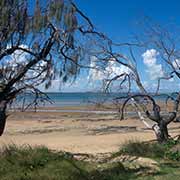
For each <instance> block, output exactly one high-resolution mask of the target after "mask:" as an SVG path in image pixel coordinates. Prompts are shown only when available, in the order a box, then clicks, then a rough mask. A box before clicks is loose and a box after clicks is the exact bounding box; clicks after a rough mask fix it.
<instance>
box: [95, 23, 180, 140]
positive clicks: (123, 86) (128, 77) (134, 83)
mask: <svg viewBox="0 0 180 180" xmlns="http://www.w3.org/2000/svg"><path fill="white" fill-rule="evenodd" d="M151 28H152V26H151ZM156 28H157V27H156ZM149 30H150V29H149ZM155 30H156V31H155ZM157 31H158V32H157ZM148 33H149V34H148V35H149V37H148V36H147V35H146V36H145V37H146V38H147V37H148V38H149V39H148V40H147V39H146V41H145V40H142V41H139V39H136V40H135V43H122V44H117V43H114V42H112V41H110V40H109V46H108V47H105V48H104V47H102V49H101V50H102V52H103V53H100V54H97V56H96V57H97V60H101V61H103V62H106V65H107V64H109V62H111V64H115V66H116V67H117V66H120V67H125V68H126V69H125V70H124V71H121V70H119V72H117V71H116V73H114V71H115V70H114V68H112V72H111V73H110V76H107V77H106V78H105V79H104V83H103V85H104V89H105V91H106V92H107V91H109V90H112V91H115V92H126V96H124V97H116V98H115V100H116V101H117V100H120V103H121V104H122V107H121V109H120V112H121V119H124V110H125V107H126V105H127V104H131V105H132V106H133V108H134V110H135V111H137V113H138V115H139V118H140V120H141V121H142V122H143V123H144V124H145V126H146V127H147V128H149V129H152V130H153V131H154V132H155V134H156V137H157V140H158V141H159V142H165V141H167V140H168V139H169V138H170V136H169V134H168V128H167V127H168V124H169V123H171V122H172V121H174V120H175V119H176V118H177V114H178V107H179V103H180V92H179V89H177V91H178V92H177V93H172V94H171V95H169V94H166V97H167V99H166V103H167V102H169V100H171V101H172V102H173V107H172V109H171V111H170V112H168V111H166V112H165V113H164V112H163V111H162V109H161V107H160V106H159V105H158V102H157V99H156V98H155V95H159V88H160V81H161V80H162V79H164V80H167V83H168V82H169V81H168V80H169V79H171V78H173V76H177V77H178V78H179V75H180V74H179V72H180V71H179V70H180V68H179V65H180V63H179V62H180V61H179V52H180V51H179V50H178V47H176V46H175V45H177V44H176V43H175V42H174V41H173V40H172V38H171V37H170V34H169V33H168V32H167V31H166V32H164V31H162V29H161V30H159V29H151V33H150V32H148ZM137 40H138V41H137ZM148 47H151V48H152V47H154V48H155V49H156V50H157V51H158V52H159V53H160V55H161V58H162V61H161V62H164V63H165V66H166V67H167V69H164V70H166V73H165V74H164V75H163V76H162V77H160V78H159V79H157V81H158V83H157V84H158V85H157V90H156V91H155V92H154V93H152V92H149V91H148V89H146V88H145V87H144V85H143V83H142V81H141V75H140V71H139V69H138V62H140V61H139V60H138V58H137V57H136V56H135V53H134V51H135V49H136V50H137V49H138V50H139V49H143V50H145V49H147V48H148ZM123 48H126V50H125V52H126V53H121V52H123ZM127 49H129V50H128V51H127ZM132 87H133V88H132ZM134 87H138V89H137V93H134V92H133V89H134ZM144 116H145V117H144ZM149 120H151V121H149ZM152 122H153V123H152Z"/></svg>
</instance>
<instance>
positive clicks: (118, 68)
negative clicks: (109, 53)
mask: <svg viewBox="0 0 180 180" xmlns="http://www.w3.org/2000/svg"><path fill="white" fill-rule="evenodd" d="M97 61H98V59H97V58H96V57H92V58H91V65H90V66H91V67H96V62H97ZM123 73H126V74H129V73H130V69H129V68H128V67H126V66H123V65H119V64H117V63H116V62H115V61H114V60H113V59H112V60H111V61H109V63H108V65H107V66H106V68H105V69H104V70H98V69H90V71H89V76H88V79H91V80H94V81H96V80H103V79H105V78H113V77H115V76H117V75H120V74H123Z"/></svg>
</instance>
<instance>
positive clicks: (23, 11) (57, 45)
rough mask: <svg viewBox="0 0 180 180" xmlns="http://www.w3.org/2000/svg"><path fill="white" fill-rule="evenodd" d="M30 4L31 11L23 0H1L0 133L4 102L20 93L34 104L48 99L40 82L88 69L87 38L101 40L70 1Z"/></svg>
mask: <svg viewBox="0 0 180 180" xmlns="http://www.w3.org/2000/svg"><path fill="white" fill-rule="evenodd" d="M34 2H35V7H34V9H33V12H32V10H31V9H30V8H29V6H28V1H26V0H1V1H0V16H1V19H0V135H2V134H3V131H4V128H5V123H6V117H7V114H6V109H7V105H8V104H10V103H11V102H12V101H13V100H14V99H15V98H16V97H17V96H18V95H19V94H22V93H24V92H28V93H33V94H34V95H35V100H34V101H33V103H34V104H35V105H36V104H37V103H38V100H37V99H38V98H41V99H44V98H47V96H46V95H45V94H43V93H42V92H41V91H39V90H38V88H37V87H38V85H40V84H42V83H44V84H45V87H46V88H48V87H49V86H51V82H52V80H53V79H54V78H56V77H57V76H58V77H60V79H61V80H62V81H63V82H66V81H68V79H70V78H71V77H73V78H75V77H76V75H78V73H79V71H80V68H81V67H84V68H87V67H88V66H87V64H88V58H87V51H85V50H84V48H85V44H86V41H87V40H89V39H92V37H91V36H99V37H101V38H104V37H103V34H100V33H97V32H96V31H95V30H94V26H93V24H92V22H91V21H90V19H89V18H88V17H87V16H85V15H84V13H83V12H82V11H81V10H80V9H79V8H78V7H77V6H76V5H75V4H74V3H73V2H72V1H70V0H65V1H63V0H48V1H46V2H44V4H42V5H40V2H39V1H38V0H36V1H34ZM85 57H86V58H85Z"/></svg>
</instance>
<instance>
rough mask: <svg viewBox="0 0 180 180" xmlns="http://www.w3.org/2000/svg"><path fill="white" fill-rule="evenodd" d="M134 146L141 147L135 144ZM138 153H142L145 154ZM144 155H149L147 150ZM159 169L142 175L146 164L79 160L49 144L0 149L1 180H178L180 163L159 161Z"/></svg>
mask: <svg viewBox="0 0 180 180" xmlns="http://www.w3.org/2000/svg"><path fill="white" fill-rule="evenodd" d="M129 146H130V145H128V147H129ZM126 148H127V146H126ZM131 148H132V147H131ZM135 148H136V149H138V148H137V147H136V146H135ZM129 150H130V149H129ZM146 150H147V149H146ZM148 151H149V150H148ZM137 152H138V154H139V155H140V154H141V153H142V152H140V151H137ZM121 153H122V152H121ZM129 153H130V151H129ZM149 153H150V152H149ZM154 153H155V152H154ZM143 154H144V155H146V154H145V153H144V152H143ZM116 155H117V154H116ZM159 156H160V154H159V155H158V157H159ZM160 168H161V171H160V172H158V173H154V174H146V173H141V174H139V173H138V172H140V171H141V172H146V171H145V170H146V169H143V167H141V168H139V169H128V168H127V167H126V168H125V167H124V166H123V164H122V163H120V162H117V163H108V162H106V163H90V162H83V161H78V160H75V159H74V158H73V157H72V155H71V154H69V153H63V152H54V151H51V150H49V149H48V148H46V147H34V148H32V147H30V146H24V147H17V146H15V145H11V146H8V147H3V149H1V152H0V180H127V179H143V180H144V179H145V180H146V179H147V180H148V179H160V180H161V179H162V180H166V179H167V180H168V179H170V180H172V179H173V180H176V179H177V180H178V179H179V177H180V164H179V162H177V161H164V160H163V161H161V162H160Z"/></svg>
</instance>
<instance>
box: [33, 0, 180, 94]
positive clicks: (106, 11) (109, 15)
mask: <svg viewBox="0 0 180 180" xmlns="http://www.w3.org/2000/svg"><path fill="white" fill-rule="evenodd" d="M74 1H75V3H76V4H77V5H78V7H79V8H80V9H81V10H82V11H83V12H84V13H85V14H86V15H87V16H88V17H89V18H90V19H91V20H92V22H93V24H94V25H95V26H96V28H97V29H98V30H99V31H101V32H104V33H105V34H107V35H108V36H109V37H110V38H112V39H113V40H114V41H117V42H127V41H129V40H131V39H132V37H133V35H134V34H136V33H137V34H138V33H139V31H138V22H140V21H141V20H142V19H143V17H145V16H148V17H150V18H151V19H152V20H154V21H155V22H158V23H159V24H161V25H167V24H170V23H174V24H176V25H178V26H179V25H180V18H179V17H180V1H179V0H171V1H170V0H151V1H150V0H74ZM31 6H32V4H31ZM149 52H150V51H149ZM144 53H145V52H144ZM154 53H155V54H154V55H156V57H155V58H156V62H155V64H154V65H155V66H153V68H155V69H156V70H157V71H158V70H161V68H160V67H159V62H158V53H157V54H156V52H154ZM146 55H147V56H148V52H147V54H146ZM139 56H140V57H139V58H138V60H139V62H138V67H139V70H140V73H141V74H142V75H143V76H142V81H143V83H144V84H148V83H150V84H151V85H152V84H153V86H155V84H156V81H155V80H152V78H151V77H150V76H151V75H152V73H151V72H149V71H148V70H149V69H150V66H149V65H147V64H145V63H144V62H146V61H145V60H143V57H142V55H139ZM152 56H153V55H152ZM149 58H153V57H149ZM146 60H147V59H146ZM150 60H151V59H150ZM152 60H153V59H152ZM151 65H152V64H151ZM158 68H159V69H158ZM98 83H99V82H98V81H96V82H94V83H90V84H89V85H88V83H87V75H86V76H85V74H83V73H82V75H81V76H80V77H79V78H78V80H77V81H76V82H75V84H73V85H71V86H69V85H66V86H62V87H63V88H62V90H63V91H71V92H72V91H88V90H93V89H98V85H99V84H98ZM92 85H93V86H92ZM177 86H178V87H180V86H179V84H178V82H177V81H176V80H174V81H172V82H170V87H166V88H167V89H169V88H171V87H174V88H177ZM58 89H59V86H57V83H56V82H55V83H54V85H53V87H51V88H50V89H49V91H58Z"/></svg>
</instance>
